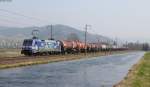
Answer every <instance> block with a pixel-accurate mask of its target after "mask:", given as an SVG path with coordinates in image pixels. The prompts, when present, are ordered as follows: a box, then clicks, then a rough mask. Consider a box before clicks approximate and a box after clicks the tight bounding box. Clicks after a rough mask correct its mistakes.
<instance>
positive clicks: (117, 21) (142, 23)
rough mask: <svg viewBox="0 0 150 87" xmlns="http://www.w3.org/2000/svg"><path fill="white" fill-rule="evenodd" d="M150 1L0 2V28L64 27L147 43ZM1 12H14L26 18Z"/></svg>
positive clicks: (8, 0) (19, 0) (31, 0)
mask: <svg viewBox="0 0 150 87" xmlns="http://www.w3.org/2000/svg"><path fill="white" fill-rule="evenodd" d="M149 3H150V0H6V1H5V0H0V26H19V27H25V26H44V25H48V24H64V25H69V26H71V27H74V28H77V29H79V30H84V28H85V24H89V25H91V26H92V27H91V28H89V29H88V32H91V33H95V34H100V35H104V36H108V37H110V38H112V39H115V38H116V37H117V38H118V39H120V40H123V41H126V40H127V41H140V42H150V11H149V10H150V5H149ZM1 9H5V10H8V11H12V12H16V13H19V14H22V15H25V16H29V17H32V18H33V17H34V18H36V19H39V20H33V19H32V18H26V17H22V16H18V15H13V14H10V13H7V12H4V11H1Z"/></svg>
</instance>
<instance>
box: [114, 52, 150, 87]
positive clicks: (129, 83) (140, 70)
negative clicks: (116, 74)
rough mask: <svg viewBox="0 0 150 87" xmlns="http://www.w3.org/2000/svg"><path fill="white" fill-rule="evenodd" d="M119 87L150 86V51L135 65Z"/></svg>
mask: <svg viewBox="0 0 150 87" xmlns="http://www.w3.org/2000/svg"><path fill="white" fill-rule="evenodd" d="M117 87H150V52H147V53H146V54H145V55H144V57H143V58H142V59H141V61H140V62H139V63H137V64H136V65H134V66H133V68H132V70H130V72H129V73H128V75H127V77H126V78H125V80H123V81H122V82H121V83H119V84H118V86H117Z"/></svg>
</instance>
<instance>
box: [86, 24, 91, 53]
mask: <svg viewBox="0 0 150 87" xmlns="http://www.w3.org/2000/svg"><path fill="white" fill-rule="evenodd" d="M88 27H91V25H87V24H86V25H85V55H86V54H87V30H88Z"/></svg>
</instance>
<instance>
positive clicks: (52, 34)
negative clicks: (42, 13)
mask: <svg viewBox="0 0 150 87" xmlns="http://www.w3.org/2000/svg"><path fill="white" fill-rule="evenodd" d="M51 39H53V25H51Z"/></svg>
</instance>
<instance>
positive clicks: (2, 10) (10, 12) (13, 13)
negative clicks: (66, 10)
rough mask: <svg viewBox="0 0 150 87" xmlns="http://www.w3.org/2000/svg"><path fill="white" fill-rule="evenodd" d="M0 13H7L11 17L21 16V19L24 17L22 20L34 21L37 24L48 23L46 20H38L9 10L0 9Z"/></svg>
mask: <svg viewBox="0 0 150 87" xmlns="http://www.w3.org/2000/svg"><path fill="white" fill-rule="evenodd" d="M0 11H1V12H6V13H9V14H12V15H17V16H21V17H24V18H27V19H30V20H35V21H38V22H48V21H46V20H42V19H39V18H35V17H31V16H26V15H24V14H21V13H19V12H14V11H9V10H6V9H1V8H0Z"/></svg>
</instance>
